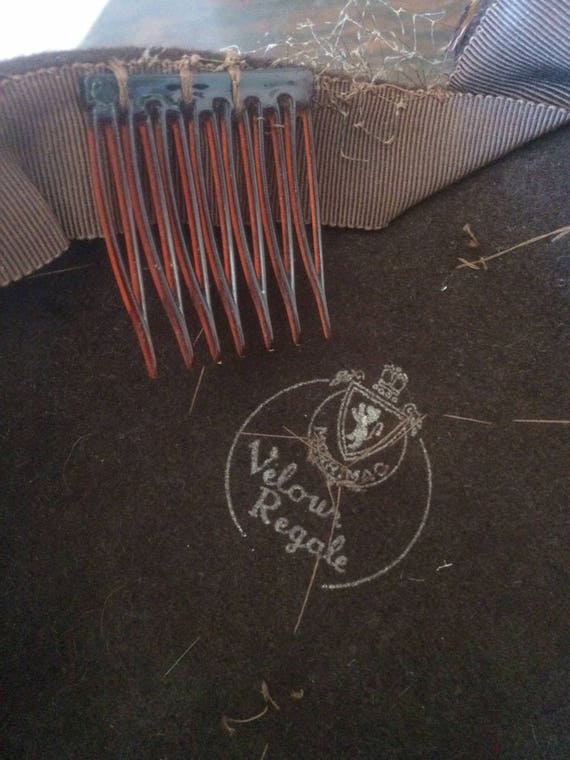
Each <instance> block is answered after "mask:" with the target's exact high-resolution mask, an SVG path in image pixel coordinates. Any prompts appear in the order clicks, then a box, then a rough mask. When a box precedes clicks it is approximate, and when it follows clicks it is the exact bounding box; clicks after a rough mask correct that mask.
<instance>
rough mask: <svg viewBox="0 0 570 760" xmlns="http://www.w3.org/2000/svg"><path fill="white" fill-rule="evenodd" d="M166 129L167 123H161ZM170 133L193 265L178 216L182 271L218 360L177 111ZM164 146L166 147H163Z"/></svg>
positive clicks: (192, 190) (186, 154) (191, 183)
mask: <svg viewBox="0 0 570 760" xmlns="http://www.w3.org/2000/svg"><path fill="white" fill-rule="evenodd" d="M164 129H165V130H166V124H165V125H164ZM171 130H172V135H173V138H174V149H175V153H176V159H177V162H178V167H179V170H180V182H181V187H182V197H183V201H184V206H185V209H186V216H187V220H188V228H189V231H190V241H191V245H192V251H193V262H194V266H192V264H191V263H190V259H189V256H188V251H187V249H186V245H185V242H184V236H183V233H182V228H181V225H180V221H179V219H178V217H176V219H177V234H178V236H179V238H180V241H181V249H182V254H183V262H181V267H182V273H183V276H184V279H185V281H186V285H187V287H188V290H189V291H190V294H191V297H192V301H193V303H194V308H195V309H196V311H197V313H198V316H199V318H200V322H201V324H202V327H203V328H204V334H205V336H206V341H207V343H208V346H209V349H210V354H211V356H212V358H213V359H214V360H215V361H220V355H221V349H220V342H219V338H218V333H217V329H216V324H215V319H214V313H213V311H212V303H211V296H210V282H209V276H208V268H207V263H206V250H205V246H204V238H203V235H202V228H201V224H200V214H199V210H198V199H197V195H196V180H195V178H194V176H193V174H192V168H191V164H190V154H189V150H188V140H187V135H186V129H185V126H184V120H183V118H182V114H180V113H179V114H177V116H176V117H175V119H174V121H173V122H172V124H171ZM165 149H166V146H165ZM168 172H169V183H168V184H169V192H170V196H171V205H173V204H174V203H175V200H174V188H173V180H172V173H171V171H170V168H169V170H168Z"/></svg>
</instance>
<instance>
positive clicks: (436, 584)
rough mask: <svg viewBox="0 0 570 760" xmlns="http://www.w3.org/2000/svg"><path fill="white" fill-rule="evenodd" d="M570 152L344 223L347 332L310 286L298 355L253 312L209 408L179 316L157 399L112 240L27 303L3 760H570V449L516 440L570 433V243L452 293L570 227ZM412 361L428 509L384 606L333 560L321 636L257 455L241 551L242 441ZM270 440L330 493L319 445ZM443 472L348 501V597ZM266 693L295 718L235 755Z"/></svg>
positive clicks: (319, 611) (12, 325) (18, 383)
mask: <svg viewBox="0 0 570 760" xmlns="http://www.w3.org/2000/svg"><path fill="white" fill-rule="evenodd" d="M569 137H570V132H569V131H568V130H563V131H559V132H557V133H556V134H553V135H551V136H549V137H546V138H544V139H542V140H540V141H537V142H535V143H533V144H531V145H529V146H527V147H526V148H524V149H522V150H520V151H518V152H516V153H514V154H512V155H510V156H509V157H507V158H506V159H504V160H503V161H501V162H500V163H498V164H495V165H493V166H490V167H488V168H486V169H484V170H482V171H481V172H479V173H478V174H477V175H475V176H473V177H471V178H469V179H467V180H465V181H464V182H463V183H461V185H458V186H455V187H452V188H449V189H448V190H446V191H444V192H441V193H439V194H438V195H436V196H434V197H433V198H431V199H429V200H428V201H426V202H424V203H423V204H421V205H420V206H418V207H416V208H414V209H412V210H411V211H409V212H408V213H406V214H405V215H404V216H403V217H401V218H400V219H398V220H397V221H396V222H394V223H393V224H392V225H391V226H390V227H389V228H388V229H386V230H384V231H382V232H379V233H359V232H346V231H342V230H325V235H324V238H325V251H326V263H327V279H328V297H329V305H330V309H331V313H332V316H333V329H334V339H333V340H332V341H331V342H329V343H325V342H324V341H323V340H322V339H321V338H320V336H319V333H318V325H317V319H316V315H315V309H314V305H313V304H312V302H311V299H310V297H309V296H308V294H307V293H306V292H304V291H303V292H304V295H303V297H302V300H303V303H302V306H301V312H302V325H303V327H304V328H305V340H304V342H303V344H302V345H301V346H299V347H295V346H293V345H291V343H290V342H289V340H288V338H287V335H286V334H285V321H284V319H282V320H281V321H280V328H279V330H278V338H277V350H276V351H275V352H274V353H267V352H265V350H264V349H263V348H262V347H261V341H260V339H259V337H258V333H257V331H256V327H255V325H254V323H253V321H252V320H251V319H250V318H249V317H246V322H247V327H246V329H247V333H248V335H249V336H250V337H251V346H250V349H249V352H248V355H247V356H246V358H244V359H238V358H235V357H233V356H232V355H231V352H230V351H228V352H227V358H226V359H225V361H224V363H223V364H222V365H221V366H215V365H212V364H211V363H208V361H207V359H206V363H205V371H204V374H203V377H202V382H201V385H200V387H199V389H198V393H197V395H196V398H195V402H194V404H192V401H193V396H194V392H195V389H196V385H197V382H198V379H199V377H200V372H201V366H202V362H201V361H199V362H198V363H197V365H196V368H195V369H194V370H193V371H192V372H191V373H188V372H185V371H184V370H183V369H182V366H181V361H180V359H179V357H178V355H177V353H176V347H175V342H174V339H173V337H172V335H171V334H170V333H169V329H168V326H167V325H166V324H165V323H164V322H163V321H162V318H161V316H160V313H159V310H158V309H155V311H156V314H155V316H154V318H153V329H154V338H155V343H156V345H157V349H158V353H159V369H160V371H161V375H160V378H159V379H158V380H157V381H154V382H153V381H150V380H148V379H147V378H146V376H145V374H144V366H143V362H142V359H141V357H140V356H139V354H138V348H137V346H136V341H135V338H134V336H133V334H132V331H131V327H130V324H129V322H128V318H127V316H126V314H125V312H124V310H123V307H122V305H121V303H120V299H119V296H118V293H117V291H116V288H115V286H114V283H113V280H112V275H111V273H110V269H109V265H108V262H107V260H106V257H105V255H104V252H103V248H102V245H101V244H100V243H97V242H95V243H91V244H77V245H76V246H75V247H74V248H73V249H72V250H71V251H70V252H69V253H68V254H66V255H65V256H64V257H63V258H61V259H59V260H58V261H57V262H55V263H54V264H53V265H51V267H49V268H47V269H46V270H44V272H42V274H46V275H48V276H42V277H37V276H36V277H35V278H29V279H27V280H24V281H22V282H20V283H17V284H15V285H13V286H10V287H9V288H7V289H5V290H3V291H2V292H0V309H1V329H0V359H1V361H0V387H1V389H2V390H1V416H2V426H1V428H0V445H1V450H2V457H1V468H2V472H1V477H2V487H1V497H0V499H1V504H2V511H1V515H2V560H3V563H4V564H5V570H4V576H3V583H2V607H3V611H2V638H1V641H2V649H1V651H2V658H1V662H2V664H1V667H2V671H3V674H2V682H3V692H4V694H3V697H2V708H1V712H2V714H3V717H2V724H1V725H2V735H3V741H4V743H5V748H4V751H3V756H4V757H10V758H24V757H26V758H67V757H69V758H107V757H108V758H125V759H126V758H129V759H130V758H133V759H134V758H200V759H201V758H235V759H236V760H237V759H238V758H239V759H241V758H248V759H249V758H254V759H255V760H257V758H261V757H262V755H263V753H264V752H265V758H266V760H278V759H281V758H283V759H284V758H287V759H289V760H292V759H294V758H295V759H296V758H302V759H303V760H310V759H311V760H312V758H323V757H328V758H343V759H345V758H346V759H350V760H360V759H362V760H369V759H372V758H406V759H407V758H417V759H418V760H420V759H422V760H423V759H424V758H465V759H467V758H491V757H500V758H525V759H526V758H529V759H530V758H536V759H538V758H548V759H559V758H560V759H561V758H566V757H568V756H570V735H569V731H568V722H567V718H568V645H569V640H568V612H569V604H568V573H569V563H568V552H567V539H568V512H567V510H568V495H569V491H570V489H569V480H568V474H569V473H568V443H569V436H570V429H569V427H568V426H563V425H555V424H533V423H515V422H513V420H514V419H518V418H525V419H528V418H533V419H534V418H542V419H558V420H562V419H565V420H568V419H570V409H569V408H568V394H567V390H568V376H569V372H568V369H569V367H568V337H569V334H568V332H569V331H568V316H569V314H568V311H569V309H568V303H569V296H568V281H569V259H568V251H569V245H570V238H569V237H566V238H563V239H561V240H559V241H557V242H544V243H542V244H539V245H537V246H534V247H529V248H525V249H522V250H519V251H516V252H513V253H511V254H507V255H506V256H504V257H502V258H499V259H496V260H495V261H492V262H490V263H489V270H488V271H479V272H473V271H469V270H457V271H454V267H455V264H456V261H457V258H458V257H459V256H464V257H466V258H476V257H477V256H478V255H480V254H483V255H487V254H490V253H492V252H494V251H496V250H499V249H501V248H506V247H508V246H510V245H513V244H515V243H517V242H520V241H523V240H525V239H527V238H531V237H533V236H535V235H537V234H541V233H545V232H548V231H550V230H553V229H556V228H558V227H562V226H563V225H566V224H568V223H569V218H568V197H567V187H568V162H567V155H568V139H569ZM467 222H468V223H470V224H471V227H472V229H473V231H474V232H475V234H476V235H477V237H478V239H479V241H480V243H481V248H479V249H477V250H472V249H469V248H467V247H466V241H467V237H466V236H465V234H464V233H463V232H462V227H463V225H464V224H465V223H467ZM83 266H85V267H86V268H84V269H70V268H71V267H83ZM62 269H68V271H65V272H59V270H62ZM56 272H59V273H56ZM198 346H200V351H201V352H202V355H203V351H204V346H203V342H200V343H198ZM228 348H229V342H228ZM204 358H205V357H204ZM388 363H394V364H397V365H399V366H401V367H402V368H403V369H404V370H405V371H406V373H407V374H408V375H409V384H408V388H406V391H405V395H406V397H407V400H409V401H413V403H415V404H416V405H417V407H418V409H419V411H420V412H421V413H422V414H426V415H427V417H426V418H425V420H424V423H423V429H422V431H421V439H422V441H423V442H424V444H425V448H426V451H427V453H428V455H429V461H430V462H431V470H432V474H433V493H432V498H431V505H430V511H429V516H428V517H427V520H426V522H425V527H424V529H423V531H422V532H421V535H420V536H419V538H418V540H417V542H416V543H415V544H414V546H413V547H412V548H411V549H410V551H409V553H408V554H407V556H406V557H405V558H404V559H402V561H401V562H399V564H397V565H396V566H395V567H394V568H393V569H392V570H390V571H389V572H386V573H385V574H384V575H382V576H380V577H379V578H377V579H376V580H374V581H371V582H370V583H366V584H363V585H361V586H358V587H356V588H349V589H346V590H325V589H322V588H321V587H320V586H321V583H322V582H323V581H324V582H331V581H334V580H335V577H336V573H335V571H334V570H333V569H331V568H330V567H329V566H327V567H324V566H319V568H318V571H317V577H316V583H315V586H314V588H313V591H312V593H311V594H310V597H309V600H308V603H307V607H306V610H305V613H304V616H303V618H302V621H301V623H300V626H299V629H298V632H297V634H296V635H294V633H293V629H294V626H295V623H296V621H297V618H298V615H299V611H300V608H301V604H302V602H303V598H304V595H305V592H306V589H307V586H308V583H309V580H310V577H311V572H312V569H313V564H314V562H313V558H312V557H311V556H309V555H308V554H307V552H303V551H302V550H299V551H296V552H294V553H288V552H286V551H284V545H285V541H284V540H283V541H281V538H282V536H280V535H278V534H277V532H276V531H275V530H274V529H273V527H272V526H266V525H264V524H263V522H262V521H261V519H260V518H253V517H251V516H249V517H248V512H247V509H248V508H249V506H248V505H249V503H250V502H248V503H247V504H246V502H247V499H252V498H254V497H255V494H256V493H257V491H258V490H259V487H260V481H259V480H257V481H255V482H253V479H252V477H251V473H250V471H249V470H248V467H249V465H250V461H249V460H248V458H247V457H248V454H247V452H248V449H247V447H246V444H243V443H240V446H241V448H240V449H239V451H237V452H236V456H235V458H234V464H232V467H233V469H232V472H231V475H230V480H231V488H232V494H233V497H234V499H235V501H236V503H237V504H238V508H239V510H241V511H240V512H239V514H240V519H242V521H243V523H244V525H246V526H247V532H248V536H247V538H243V537H242V536H241V535H240V533H239V532H238V530H237V528H236V525H235V524H234V522H233V521H232V518H231V515H230V512H229V509H228V504H227V499H226V495H225V491H224V478H225V469H226V463H227V459H228V454H229V451H230V448H231V446H232V443H233V441H234V439H235V438H236V434H237V432H238V430H239V429H240V428H241V427H242V425H243V424H244V422H245V421H246V418H247V417H248V416H249V415H250V414H251V413H252V412H254V410H255V409H256V408H257V407H258V406H259V405H260V404H262V403H263V402H264V401H266V400H267V399H268V398H269V397H271V396H273V395H274V394H277V393H278V392H279V391H282V390H283V389H285V388H287V387H289V386H293V385H295V384H298V383H301V382H304V381H308V380H312V379H317V378H331V377H333V376H334V375H335V373H337V372H338V371H339V370H343V369H345V370H346V369H358V370H362V371H363V372H364V373H365V375H366V378H365V380H364V385H366V386H367V387H370V386H371V384H372V382H373V381H374V380H376V379H377V378H378V377H379V375H380V372H381V371H382V368H383V366H384V365H385V364H388ZM303 388H305V387H303ZM318 395H319V394H318V393H316V392H315V387H314V386H310V387H307V388H306V390H303V389H301V391H300V392H299V391H297V392H291V394H289V395H285V396H281V397H280V398H279V399H278V401H277V402H276V405H271V404H270V405H268V406H266V407H265V408H264V409H263V410H262V411H261V412H260V415H258V416H257V417H255V418H254V421H255V422H259V424H263V425H264V430H265V431H266V432H269V433H277V432H280V433H282V434H286V433H284V426H289V427H290V426H294V432H295V433H298V434H301V435H306V428H305V429H303V427H302V425H303V424H307V422H306V421H307V416H305V415H309V413H310V412H311V411H314V408H315V405H316V403H317V402H316V400H315V399H317V397H318ZM325 395H326V394H325ZM191 407H192V409H191ZM444 415H457V416H464V417H471V418H476V419H479V420H482V421H486V422H491V423H493V424H492V425H485V424H480V423H474V422H467V421H465V420H457V419H454V418H451V417H446V416H444ZM303 420H305V422H304V423H303ZM246 429H247V428H246ZM259 441H260V446H261V447H263V448H262V453H263V454H264V455H268V454H269V452H270V451H271V446H272V445H273V444H275V443H277V445H278V450H279V455H280V457H281V460H282V462H283V463H285V462H290V461H292V460H293V459H294V458H295V457H296V460H295V461H298V462H299V471H298V472H299V475H300V473H301V472H302V473H303V475H304V476H307V477H309V476H311V477H313V478H314V479H313V481H312V486H313V487H316V486H315V483H316V482H317V481H316V480H315V478H316V475H315V472H314V471H315V468H314V467H313V468H312V470H311V466H310V465H309V464H308V463H307V462H306V461H301V460H303V457H302V456H301V455H299V442H298V441H296V440H293V439H273V440H271V439H259ZM301 449H302V446H301ZM249 451H251V449H249ZM418 452H419V449H418V445H417V442H416V443H414V442H412V440H411V439H410V443H409V450H408V452H407V454H406V457H405V461H404V464H402V467H401V468H400V470H399V471H398V472H397V473H396V474H394V476H393V477H391V478H390V479H389V480H387V481H386V483H384V484H380V485H378V486H375V487H374V488H371V489H370V490H369V491H366V492H364V493H361V494H352V493H350V492H348V491H347V492H344V491H343V494H342V497H341V505H340V513H341V517H342V529H343V531H344V532H345V534H346V538H347V549H346V555H347V557H348V565H347V569H346V572H347V574H350V573H353V572H357V571H360V570H362V571H364V570H365V569H366V568H367V567H372V566H373V564H374V561H375V560H376V558H378V559H382V561H384V560H386V561H389V559H390V558H391V557H392V556H394V553H395V552H396V553H397V551H396V550H397V549H398V547H400V546H401V545H402V541H403V542H404V543H405V541H406V540H407V539H406V536H407V537H408V538H409V536H410V535H411V533H410V531H411V532H413V531H414V530H415V526H416V525H417V521H418V511H417V509H418V506H417V505H420V504H424V503H425V498H426V487H427V486H426V483H427V475H426V468H425V464H424V460H423V459H422V456H421V454H420V453H418ZM311 473H312V475H311ZM244 504H245V506H244ZM290 506H291V505H289V507H290ZM388 507H389V508H388ZM422 509H423V507H422ZM420 511H421V510H420ZM283 514H285V512H283ZM307 519H309V518H307ZM311 519H312V518H311ZM382 520H384V522H382ZM312 524H313V526H314V521H313V523H312ZM382 526H383V530H380V528H381V527H382ZM359 563H360V564H359ZM321 565H323V563H321ZM351 577H352V576H351ZM197 637H199V639H198V641H197V642H196V643H195V645H194V646H193V647H192V649H191V650H190V651H188V652H187V653H186V654H185V656H184V657H182V659H180V661H179V662H177V660H178V658H179V657H180V656H181V655H182V654H183V653H184V652H185V650H187V648H188V647H189V646H190V644H191V643H192V642H194V641H195V640H196V638H197ZM175 663H177V664H175ZM172 666H174V667H172ZM263 681H265V682H266V683H267V685H268V688H269V691H270V693H271V696H272V697H273V699H274V700H275V701H276V702H277V703H278V704H279V706H280V708H281V709H280V710H279V711H278V710H276V709H275V708H274V707H272V706H271V705H270V706H269V707H268V710H267V712H266V713H265V715H263V716H262V717H261V718H259V719H258V720H255V721H252V722H250V723H247V724H234V725H233V727H234V728H235V729H236V734H235V735H234V736H229V735H228V733H227V731H225V730H224V729H223V728H222V726H221V719H222V716H223V715H226V716H231V717H233V718H247V717H251V716H255V715H256V713H259V712H260V711H261V710H262V709H264V707H265V704H266V703H265V701H264V699H263V697H262V695H261V693H260V689H261V683H262V682H263ZM301 690H302V691H303V694H302V698H294V697H293V696H291V695H292V692H293V691H295V692H297V694H296V696H297V697H300V696H301V693H300V692H301ZM267 745H269V746H268V747H267Z"/></svg>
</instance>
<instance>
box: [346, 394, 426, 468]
mask: <svg viewBox="0 0 570 760" xmlns="http://www.w3.org/2000/svg"><path fill="white" fill-rule="evenodd" d="M413 411H415V409H414V410H412V409H411V405H408V406H407V407H405V408H404V409H399V408H398V407H397V406H395V405H394V404H392V403H391V402H390V401H388V399H386V398H382V396H380V395H378V394H376V393H374V392H373V391H371V390H369V389H368V388H366V387H365V386H364V385H362V384H361V383H359V382H357V381H355V380H353V381H352V382H351V383H350V384H349V386H348V387H347V389H346V392H345V394H344V396H343V399H342V402H341V405H340V410H339V414H338V417H337V441H338V448H339V451H340V453H341V455H342V457H343V459H344V460H345V462H347V463H353V462H355V461H357V460H363V459H367V458H368V457H371V456H373V455H374V454H377V453H378V452H380V451H382V449H385V448H387V447H388V446H393V445H394V444H395V443H396V442H397V441H399V440H400V439H401V438H403V437H404V436H405V435H406V434H407V433H408V431H409V430H411V429H412V428H413V427H414V425H415V423H416V421H417V412H416V415H414V413H413Z"/></svg>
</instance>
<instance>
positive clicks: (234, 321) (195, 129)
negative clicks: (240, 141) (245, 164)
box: [188, 109, 245, 356]
mask: <svg viewBox="0 0 570 760" xmlns="http://www.w3.org/2000/svg"><path fill="white" fill-rule="evenodd" d="M206 120H207V119H206ZM188 146H189V149H190V163H191V166H192V172H193V176H194V178H195V179H196V180H197V182H196V197H197V201H198V211H199V215H200V224H201V227H202V234H203V236H204V243H205V245H206V252H207V254H208V260H209V262H210V267H211V270H212V274H213V277H214V282H215V283H216V288H217V289H218V293H219V296H220V300H221V302H222V307H223V309H224V311H225V312H226V317H227V319H228V323H229V326H230V331H231V333H232V338H233V341H234V346H235V349H236V351H237V353H238V354H239V355H240V356H243V353H244V350H245V338H244V334H243V328H242V325H241V319H240V315H239V309H238V305H237V300H236V297H235V291H234V290H233V288H232V284H231V278H230V277H229V276H228V275H227V272H226V271H225V270H224V267H223V265H222V262H221V259H220V254H219V250H218V245H217V243H216V238H215V236H214V230H213V225H212V220H211V218H210V214H209V212H208V207H207V202H206V197H207V196H206V182H205V176H204V164H203V161H202V147H201V137H200V118H199V115H198V113H197V110H196V109H194V110H193V113H192V117H191V119H190V123H189V125H188ZM230 274H231V272H230Z"/></svg>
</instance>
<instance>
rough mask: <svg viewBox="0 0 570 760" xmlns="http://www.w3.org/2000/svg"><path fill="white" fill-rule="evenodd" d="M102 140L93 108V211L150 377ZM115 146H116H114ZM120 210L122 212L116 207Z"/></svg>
mask: <svg viewBox="0 0 570 760" xmlns="http://www.w3.org/2000/svg"><path fill="white" fill-rule="evenodd" d="M113 123H116V115H115V113H114V112H113ZM103 142H104V138H103V135H102V134H101V129H100V124H99V119H98V117H97V114H96V113H95V111H94V112H93V120H92V123H91V125H90V127H89V128H88V130H87V143H88V150H89V158H90V165H91V173H92V177H93V191H94V196H95V203H96V205H97V211H98V215H99V219H100V221H101V227H102V229H103V235H104V238H105V243H106V248H107V253H108V256H109V261H110V263H111V269H112V270H113V274H114V277H115V280H116V282H117V286H118V288H119V293H120V295H121V298H122V300H123V303H124V305H125V308H126V310H127V314H128V315H129V317H130V319H131V322H132V324H133V327H134V330H135V334H136V336H137V338H138V341H139V345H140V347H141V350H142V354H143V357H144V361H145V365H146V369H147V372H148V374H149V375H150V377H153V378H154V377H156V376H157V374H158V372H157V365H156V356H155V353H154V347H153V345H152V339H151V336H150V331H149V325H148V320H147V316H146V307H145V304H144V297H143V293H144V289H143V288H142V277H141V272H140V263H139V262H138V260H137V257H136V255H135V250H136V248H135V247H134V246H131V247H130V250H131V254H129V256H130V255H132V256H133V258H132V259H131V258H130V259H129V267H130V274H131V281H129V276H128V274H127V271H126V269H125V265H124V262H123V259H122V256H121V251H120V246H119V243H118V240H117V237H116V234H115V231H114V226H113V221H112V213H111V201H110V193H109V176H108V172H107V170H106V166H107V164H106V161H105V159H104V155H105V154H104V146H103ZM105 142H107V145H111V151H112V153H111V155H114V154H113V147H112V146H113V141H105ZM116 147H117V148H118V146H116ZM119 164H120V161H119ZM122 192H123V193H124V192H126V190H125V186H124V185H123V184H122V181H121V185H120V186H119V192H118V196H119V198H120V200H119V204H120V206H123V209H124V208H127V209H128V208H129V205H130V204H129V203H127V202H126V198H124V197H123V198H121V194H122ZM120 213H122V212H121V211H120ZM133 233H134V230H133V228H132V227H131V226H130V225H127V227H126V229H125V235H126V236H128V237H130V236H131V235H132V234H133ZM131 242H132V241H131ZM134 283H136V284H134ZM133 288H134V289H133Z"/></svg>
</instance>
